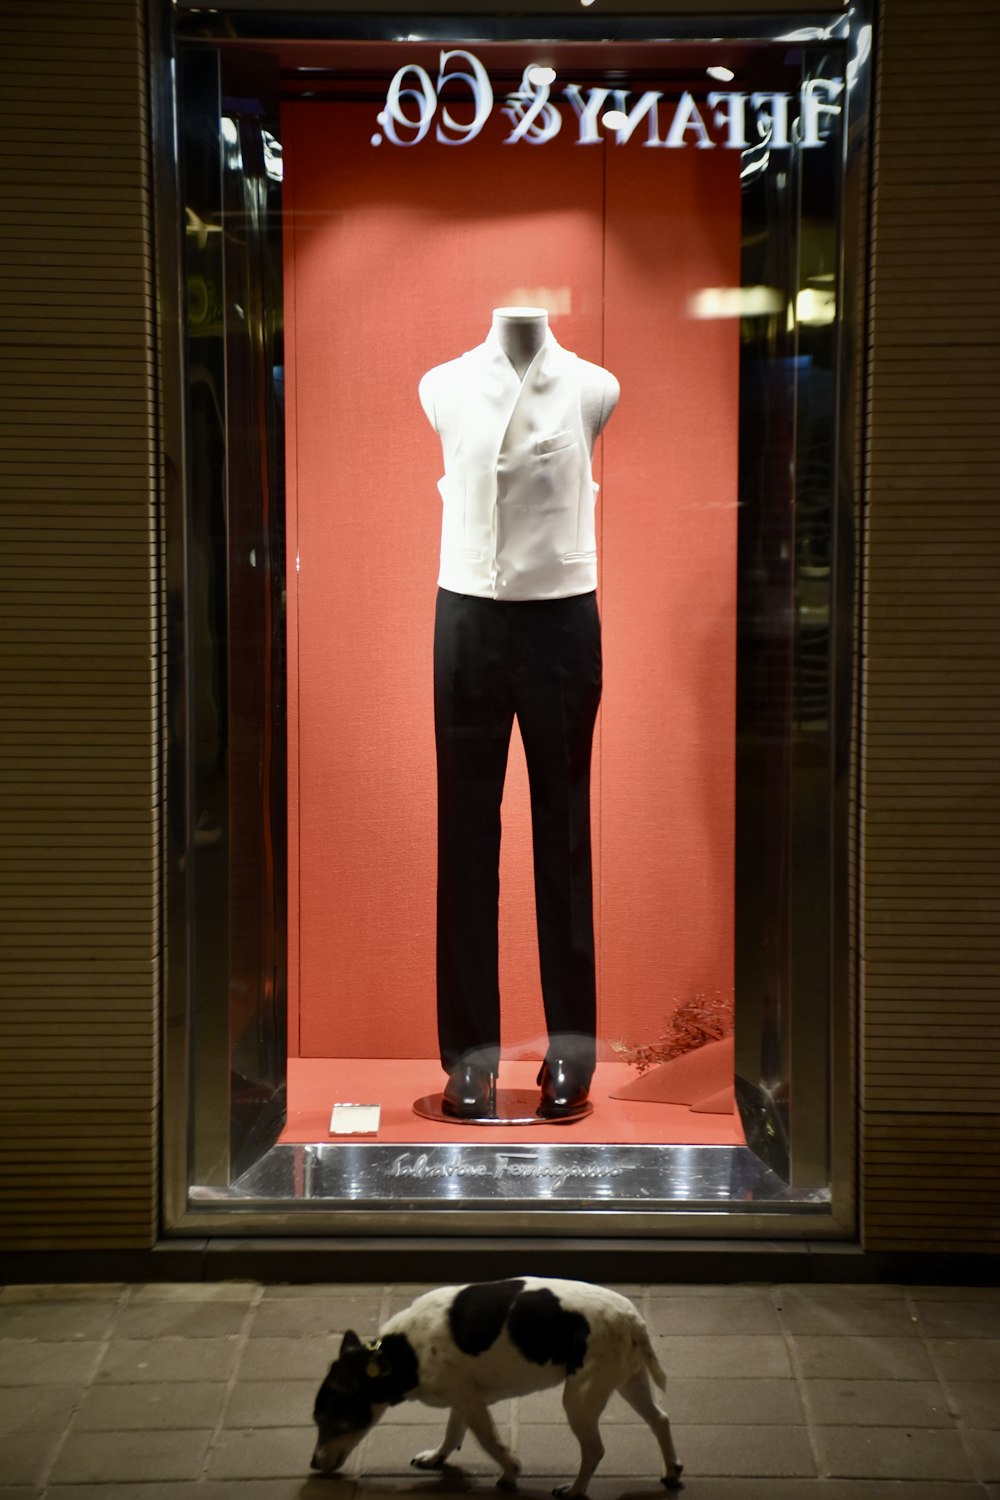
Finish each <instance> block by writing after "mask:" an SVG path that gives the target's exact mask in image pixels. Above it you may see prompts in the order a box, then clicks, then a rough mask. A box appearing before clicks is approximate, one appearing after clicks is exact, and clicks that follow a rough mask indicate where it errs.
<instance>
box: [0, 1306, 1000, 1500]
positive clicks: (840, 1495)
mask: <svg viewBox="0 0 1000 1500" xmlns="http://www.w3.org/2000/svg"><path fill="white" fill-rule="evenodd" d="M423 1290H425V1288H424V1287H383V1286H357V1287H325V1286H269V1287H261V1286H258V1285H255V1284H249V1283H212V1284H190V1285H188V1284H184V1285H148V1286H134V1287H126V1286H104V1285H97V1286H47V1287H17V1286H12V1287H7V1288H5V1289H4V1290H3V1291H0V1500H15V1497H16V1500H377V1497H379V1496H387V1495H391V1496H401V1495H407V1496H439V1495H442V1494H447V1493H454V1492H456V1491H461V1490H469V1489H475V1491H476V1492H477V1493H479V1494H482V1495H490V1494H492V1493H494V1491H493V1478H492V1475H493V1472H494V1470H493V1466H492V1465H491V1463H490V1462H489V1460H487V1459H486V1458H485V1457H484V1455H483V1454H482V1453H481V1452H480V1450H479V1449H478V1447H477V1446H476V1444H475V1442H474V1440H473V1439H471V1438H469V1439H467V1440H466V1444H465V1446H464V1447H463V1449H462V1452H461V1454H460V1455H458V1457H459V1458H460V1460H461V1466H460V1467H458V1466H455V1467H451V1466H449V1469H448V1470H447V1471H446V1472H445V1474H444V1475H443V1476H442V1477H438V1476H434V1475H427V1476H423V1475H419V1474H417V1473H416V1472H415V1471H413V1470H412V1469H410V1468H409V1467H408V1463H409V1459H410V1457H411V1456H412V1454H413V1453H415V1452H416V1451H417V1450H418V1449H420V1448H424V1447H429V1446H431V1445H432V1444H434V1443H436V1442H437V1440H438V1437H439V1434H440V1431H441V1424H442V1417H441V1415H440V1414H436V1413H433V1412H429V1411H428V1410H427V1409H426V1408H424V1407H420V1406H417V1405H416V1404H414V1405H409V1404H407V1405H404V1406H402V1407H399V1408H396V1409H395V1410H394V1411H392V1412H390V1413H389V1414H388V1415H387V1417H386V1418H385V1420H384V1421H383V1422H382V1424H381V1426H380V1427H378V1428H377V1429H376V1430H375V1432H374V1433H373V1434H372V1435H371V1436H370V1437H369V1438H368V1439H366V1441H365V1443H364V1444H363V1445H362V1447H361V1448H360V1449H359V1450H357V1452H356V1453H355V1454H354V1455H352V1457H351V1459H349V1460H348V1472H347V1477H346V1478H335V1479H321V1478H312V1477H310V1474H309V1457H310V1453H311V1451H312V1428H311V1420H310V1413H311V1408H312V1400H313V1396H314V1394H315V1390H316V1386H317V1384H318V1382H319V1380H320V1378H321V1377H322V1375H323V1374H325V1372H326V1369H327V1366H328V1364H329V1361H330V1360H331V1359H332V1358H333V1357H334V1354H335V1353H336V1349H337V1346H338V1343H339V1335H340V1333H341V1332H342V1331H343V1330H344V1329H345V1328H347V1327H353V1328H354V1329H355V1330H356V1331H357V1332H358V1333H360V1334H362V1335H370V1334H372V1333H374V1331H375V1330H376V1328H377V1326H378V1324H379V1322H380V1320H381V1319H383V1318H385V1317H387V1316H388V1314H389V1313H390V1311H394V1310H395V1309H396V1308H398V1307H400V1306H403V1305H405V1304H406V1303H407V1302H408V1301H409V1300H410V1299H411V1298H412V1297H413V1296H415V1295H416V1294H417V1292H419V1291H423ZM621 1290H623V1291H624V1292H626V1294H627V1295H629V1296H631V1297H632V1298H633V1299H634V1300H635V1302H636V1303H637V1304H638V1306H639V1307H640V1308H641V1309H642V1311H643V1312H644V1314H645V1316H646V1317H647V1319H648V1321H649V1324H650V1328H651V1330H652V1332H653V1335H654V1339H655V1342H656V1346H657V1352H658V1354H659V1357H660V1359H661V1361H662V1363H663V1365H664V1367H665V1369H666V1371H667V1374H668V1376H669V1377H670V1384H669V1391H668V1408H669V1411H670V1415H671V1419H672V1421H673V1424H674V1432H675V1440H676V1443H677V1450H678V1455H679V1457H680V1459H681V1461H682V1462H683V1463H684V1466H685V1480H686V1487H685V1489H684V1491H683V1492H682V1493H683V1495H684V1497H685V1500H889V1497H898V1500H1000V1289H988V1290H983V1289H979V1288H942V1287H922V1288H921V1287H917V1288H904V1287H897V1286H853V1285H852V1286H801V1285H795V1286H724V1287H717V1286H707V1287H687V1286H685V1287H651V1288H645V1287H623V1288H621ZM495 1415H496V1416H497V1420H498V1425H500V1426H501V1427H502V1428H503V1431H504V1436H505V1440H506V1441H508V1442H510V1443H511V1445H512V1446H513V1447H514V1449H515V1451H516V1452H517V1453H518V1455H519V1457H520V1459H521V1461H522V1463H523V1465H524V1477H523V1482H522V1485H521V1491H520V1493H521V1495H522V1496H523V1497H524V1500H544V1497H546V1496H548V1495H549V1494H550V1492H551V1489H552V1486H553V1484H554V1483H556V1482H560V1481H563V1480H566V1479H569V1478H570V1477H572V1474H573V1473H574V1472H575V1467H576V1465H575V1456H576V1448H575V1444H574V1441H573V1439H572V1437H571V1435H570V1433H569V1430H568V1428H567V1427H566V1425H565V1423H564V1421H563V1420H562V1413H561V1410H560V1406H559V1399H558V1393H557V1392H547V1393H545V1394H544V1395H541V1396H537V1397H533V1398H530V1399H527V1400H524V1401H521V1402H511V1403H508V1404H507V1405H506V1406H505V1407H501V1408H498V1409H497V1410H496V1413H495ZM603 1435H604V1441H605V1446H606V1448H607V1453H606V1456H605V1458H604V1461H603V1463H602V1465H601V1468H600V1470H599V1473H598V1476H597V1478H596V1479H595V1480H594V1482H593V1483H592V1485H591V1489H590V1494H591V1496H592V1500H619V1497H628V1500H642V1497H655V1496H657V1495H660V1496H663V1495H664V1494H665V1492H664V1491H663V1490H662V1489H661V1488H660V1486H659V1484H658V1473H659V1454H658V1452H657V1448H656V1444H655V1442H654V1440H653V1436H652V1434H651V1433H650V1432H649V1431H648V1429H647V1428H645V1427H644V1426H642V1424H640V1423H637V1420H636V1418H635V1417H634V1415H633V1414H632V1413H631V1412H630V1411H629V1409H628V1408H627V1407H625V1406H624V1404H623V1403H621V1402H620V1401H618V1399H617V1398H615V1401H614V1402H613V1404H612V1406H611V1407H610V1408H609V1409H608V1412H607V1413H606V1415H605V1419H604V1424H603Z"/></svg>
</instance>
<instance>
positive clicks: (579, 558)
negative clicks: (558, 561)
mask: <svg viewBox="0 0 1000 1500" xmlns="http://www.w3.org/2000/svg"><path fill="white" fill-rule="evenodd" d="M562 560H563V562H564V563H578V562H596V561H597V553H596V552H564V553H563V558H562Z"/></svg>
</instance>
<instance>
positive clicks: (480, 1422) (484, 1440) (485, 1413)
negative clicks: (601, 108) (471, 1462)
mask: <svg viewBox="0 0 1000 1500" xmlns="http://www.w3.org/2000/svg"><path fill="white" fill-rule="evenodd" d="M463 1416H464V1418H465V1421H466V1422H467V1424H468V1426H469V1430H470V1431H471V1433H472V1435H473V1437H474V1438H475V1439H476V1441H477V1442H478V1443H479V1446H480V1447H481V1448H482V1449H483V1450H484V1452H486V1453H488V1454H489V1456H490V1458H492V1459H494V1460H495V1461H496V1463H498V1464H499V1465H500V1468H501V1471H502V1472H501V1474H500V1478H499V1479H498V1480H497V1486H498V1488H499V1489H502V1490H513V1489H516V1488H517V1476H518V1474H520V1472H521V1465H520V1464H519V1463H518V1461H517V1459H516V1458H515V1457H514V1455H513V1453H511V1451H510V1449H509V1448H505V1447H504V1445H503V1443H501V1441H500V1439H499V1437H498V1436H497V1430H496V1428H495V1427H494V1425H493V1418H492V1417H491V1415H490V1410H489V1407H488V1406H472V1407H467V1408H466V1409H465V1411H464V1412H463Z"/></svg>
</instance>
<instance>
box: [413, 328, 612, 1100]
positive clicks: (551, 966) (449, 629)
mask: <svg viewBox="0 0 1000 1500" xmlns="http://www.w3.org/2000/svg"><path fill="white" fill-rule="evenodd" d="M618 396H619V386H618V382H617V380H616V379H615V378H614V376H613V375H611V374H610V373H609V372H608V371H607V370H603V369H602V368H601V367H600V366H599V365H594V364H590V363H588V362H587V361H585V360H582V359H579V358H578V357H577V356H576V355H574V354H571V353H569V352H568V351H567V350H564V349H562V348H561V347H560V345H559V344H558V343H557V342H556V340H555V338H554V337H553V335H552V333H551V331H550V329H549V327H548V319H547V316H546V314H545V312H544V310H542V309H540V308H522V307H501V308H497V309H495V311H494V313H493V321H492V327H491V329H490V333H489V336H488V337H487V339H486V341H485V343H483V344H481V345H480V346H479V347H478V348H476V349H472V350H469V351H468V352H467V353H466V354H463V355H461V356H459V358H458V359H455V360H451V361H449V362H448V363H447V364H444V365H438V366H437V367H435V368H434V369H432V370H430V371H429V372H428V373H427V374H426V375H425V376H424V377H423V379H422V380H421V382H420V401H421V404H422V406H423V409H424V411H425V413H426V415H427V417H428V420H429V421H430V423H431V425H432V426H433V427H434V429H435V431H436V432H437V433H438V435H439V436H440V438H441V444H442V450H443V454H444V461H445V472H444V476H443V478H442V479H441V480H440V482H439V485H438V488H439V490H440V492H441V499H442V502H443V511H442V532H441V572H440V575H439V579H438V584H439V588H438V598H437V607H436V617H435V636H434V684H435V686H434V710H435V738H436V744H437V758H438V916H437V921H438V929H437V932H438V939H437V993H438V1032H439V1039H440V1044H441V1062H442V1066H443V1067H444V1069H445V1071H446V1072H447V1074H448V1083H447V1085H446V1087H445V1090H444V1095H443V1100H442V1107H443V1109H444V1110H445V1112H446V1113H449V1114H451V1115H453V1116H455V1117H458V1118H464V1119H475V1118H477V1117H489V1116H490V1114H491V1113H492V1111H493V1108H494V1101H495V1090H496V1074H497V1068H498V1065H499V1056H500V996H499V984H498V978H497V961H498V953H497V909H498V899H499V874H498V868H499V855H500V803H501V798H502V794H503V782H504V773H505V770H506V763H507V751H508V746H509V742H510V734H511V729H512V727H513V720H514V717H515V715H516V717H517V719H518V723H519V726H520V730H521V738H522V740H523V743H524V749H525V757H526V760H527V764H528V776H529V782H530V786H531V815H532V840H533V847H534V867H535V905H536V912H537V919H538V944H539V959H540V965H541V976H542V996H543V1000H544V1004H545V1016H546V1024H547V1026H548V1032H549V1045H548V1049H547V1052H546V1056H545V1061H544V1063H543V1064H542V1069H541V1071H540V1073H539V1078H538V1081H539V1083H540V1085H541V1097H540V1101H539V1105H538V1113H539V1115H541V1116H542V1117H543V1118H551V1119H558V1118H560V1117H565V1116H571V1115H574V1114H578V1113H579V1112H580V1111H581V1109H583V1108H584V1107H587V1108H589V1105H587V1097H588V1091H589V1088H590V1081H591V1077H592V1074H593V1070H594V1059H595V1047H596V1041H595V1030H596V986H595V973H594V932H593V896H592V881H591V855H590V755H591V745H592V741H593V731H594V721H595V718H596V715H597V709H598V705H599V703H600V696H601V638H600V620H599V618H598V614H597V600H596V592H595V591H596V587H597V546H596V533H595V526H594V504H595V497H596V490H597V486H596V485H595V484H594V482H593V478H592V476H591V467H590V461H591V454H592V451H593V446H594V442H595V440H596V438H597V437H598V435H599V434H600V432H601V431H602V430H603V428H604V426H605V425H606V423H607V421H608V419H609V418H610V416H611V414H612V412H613V411H614V408H615V405H616V404H617V401H618Z"/></svg>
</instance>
